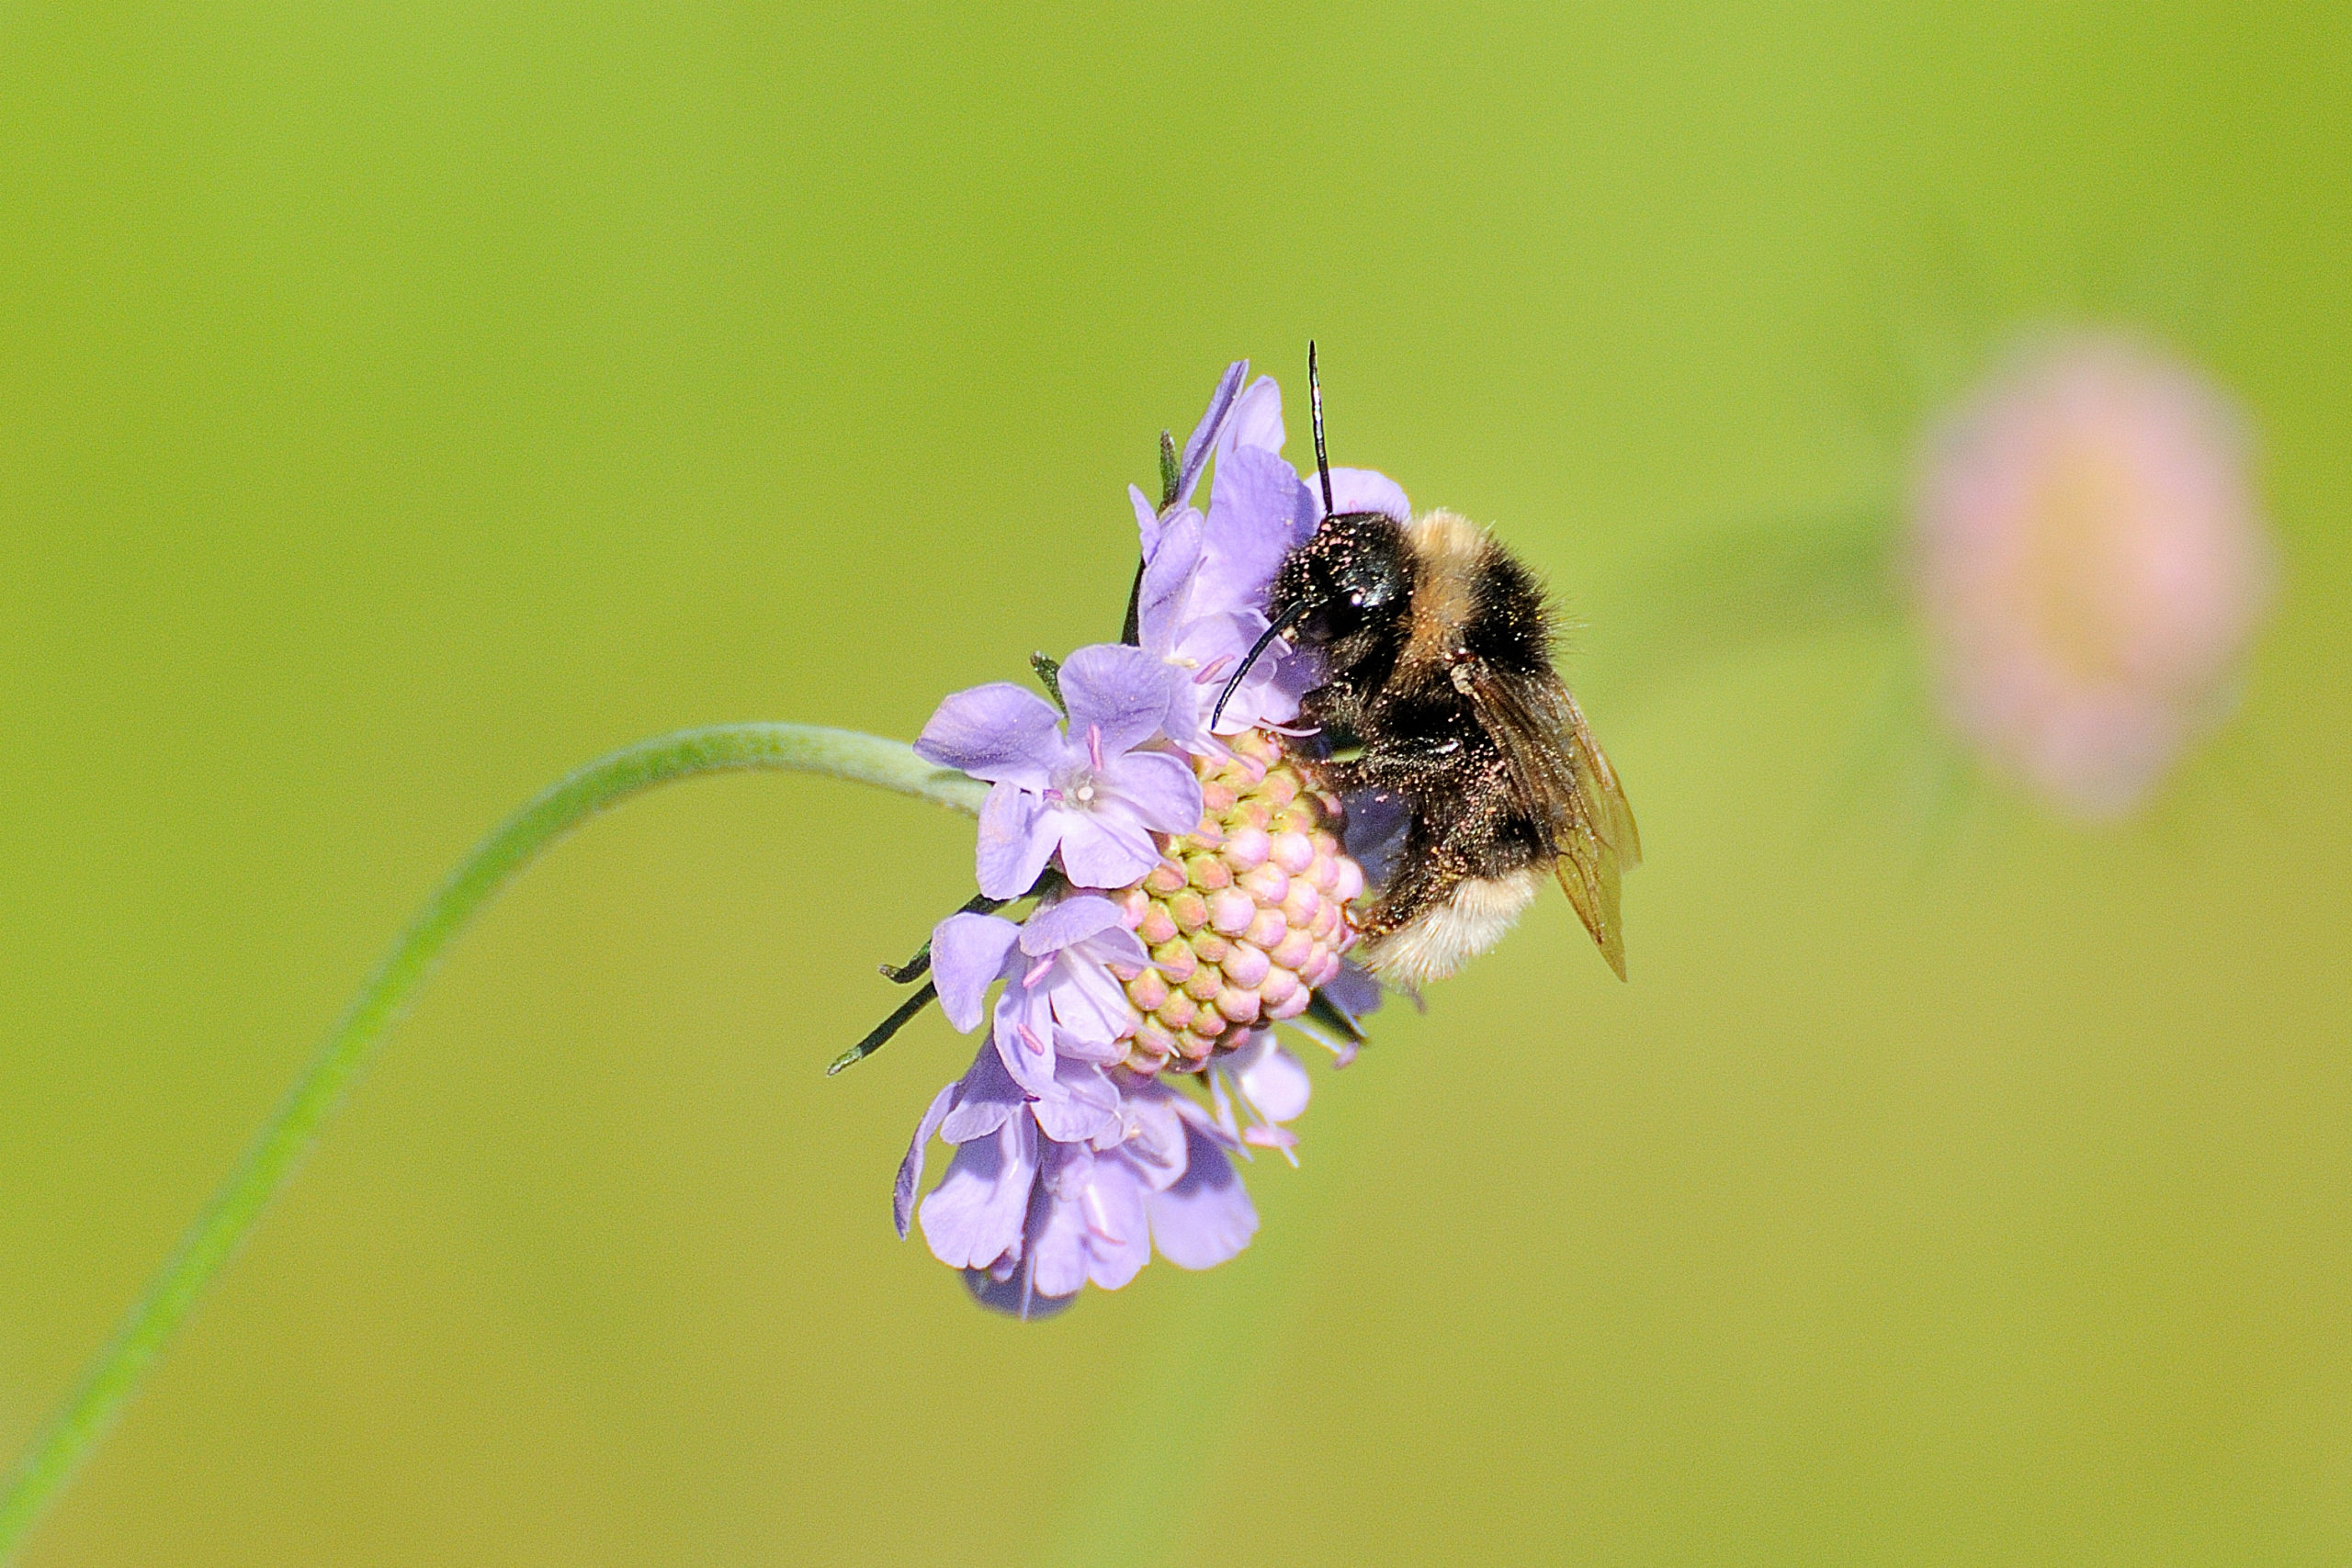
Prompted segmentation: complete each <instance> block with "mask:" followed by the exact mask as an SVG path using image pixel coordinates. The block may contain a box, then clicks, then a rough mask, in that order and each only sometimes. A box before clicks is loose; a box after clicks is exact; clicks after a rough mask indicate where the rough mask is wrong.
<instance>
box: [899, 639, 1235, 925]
mask: <svg viewBox="0 0 2352 1568" xmlns="http://www.w3.org/2000/svg"><path fill="white" fill-rule="evenodd" d="M1176 685H1177V682H1176V680H1175V678H1174V671H1171V670H1170V669H1169V668H1168V666H1167V665H1166V664H1164V663H1162V662H1161V661H1160V660H1157V659H1154V658H1152V657H1151V656H1149V655H1148V654H1147V653H1145V652H1144V651H1143V650H1142V649H1135V648H1122V647H1119V646H1117V645H1115V644H1108V643H1105V644H1098V645H1096V646H1094V647H1091V648H1081V649H1079V650H1078V651H1077V652H1075V653H1073V654H1071V655H1070V656H1069V660H1067V661H1066V662H1064V664H1063V665H1062V667H1061V693H1062V699H1063V701H1064V702H1065V703H1067V704H1068V705H1069V729H1068V730H1067V731H1065V730H1064V729H1063V728H1062V725H1061V722H1060V719H1059V717H1058V716H1057V715H1056V714H1055V712H1054V710H1053V707H1052V705H1050V704H1048V703H1047V702H1046V700H1045V699H1044V698H1043V697H1040V696H1037V695H1036V694H1034V693H1031V692H1028V691H1024V690H1023V689H1022V688H1021V687H1019V686H1013V685H1009V684H1006V683H1004V682H994V683H992V684H989V685H986V686H975V687H973V688H972V689H971V690H970V691H967V692H958V693H956V694H955V695H954V696H952V697H949V698H948V699H947V700H946V701H945V702H944V703H942V704H940V705H939V711H938V712H937V713H934V714H933V715H932V716H931V722H930V723H929V724H927V725H925V726H923V730H922V737H921V738H920V739H917V740H916V741H915V747H914V749H915V754H916V755H917V756H919V757H922V759H923V760H924V761H930V762H936V763H939V764H940V765H941V766H943V767H950V768H960V769H962V770H963V771H964V772H965V773H969V774H971V775H972V776H973V777H974V778H977V779H986V780H987V781H989V783H990V784H994V785H995V786H996V787H995V788H993V789H991V790H990V791H989V796H988V800H987V802H986V803H985V804H984V805H983V806H982V807H981V808H980V834H979V853H978V874H979V885H980V891H981V892H983V893H985V894H987V895H988V896H989V897H991V898H1017V897H1021V895H1023V893H1026V892H1028V891H1029V889H1030V888H1031V887H1032V886H1035V883H1036V881H1037V877H1038V875H1039V874H1041V873H1042V872H1043V871H1044V870H1045V869H1046V862H1047V861H1049V860H1052V859H1053V858H1054V856H1055V854H1056V853H1057V852H1059V854H1060V857H1061V864H1062V871H1063V873H1064V874H1066V875H1068V877H1069V880H1070V882H1071V883H1072V884H1074V885H1076V886H1080V887H1125V886H1127V885H1128V884H1129V883H1132V882H1134V881H1135V880H1136V878H1137V877H1139V876H1141V875H1142V874H1144V873H1145V872H1147V871H1149V870H1150V869H1151V868H1152V867H1153V866H1154V865H1156V864H1158V863H1159V847H1158V846H1157V845H1156V844H1154V843H1153V842H1152V838H1151V835H1152V834H1153V833H1154V832H1160V833H1184V832H1190V831H1191V830H1192V829H1193V828H1195V827H1197V826H1199V824H1200V820H1201V786H1200V782H1199V781H1198V780H1197V779H1195V778H1194V777H1193V770H1192V768H1191V766H1190V765H1189V764H1187V763H1186V761H1184V759H1183V758H1182V757H1181V756H1177V755H1175V754H1173V753H1171V752H1168V751H1146V750H1136V748H1138V747H1140V746H1142V745H1143V744H1144V743H1145V742H1146V741H1148V740H1149V739H1152V737H1154V736H1155V735H1158V734H1159V732H1160V730H1161V728H1162V727H1163V725H1164V724H1165V723H1166V722H1167V718H1168V713H1169V708H1170V700H1171V697H1172V696H1173V694H1174V692H1175V688H1176Z"/></svg>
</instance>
